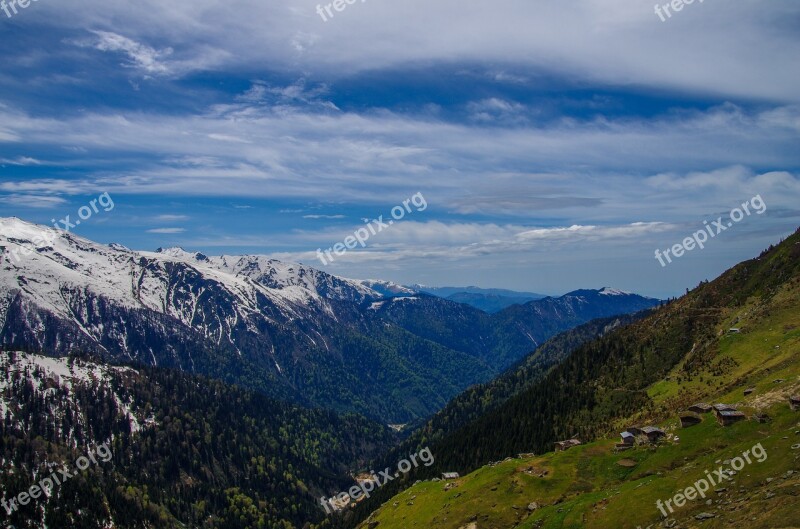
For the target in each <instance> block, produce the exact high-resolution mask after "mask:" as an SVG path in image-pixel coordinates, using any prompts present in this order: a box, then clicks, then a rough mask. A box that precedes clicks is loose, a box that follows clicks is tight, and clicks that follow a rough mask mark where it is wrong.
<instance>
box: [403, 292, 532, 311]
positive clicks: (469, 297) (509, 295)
mask: <svg viewBox="0 0 800 529" xmlns="http://www.w3.org/2000/svg"><path fill="white" fill-rule="evenodd" d="M411 288H413V289H415V290H418V291H419V292H425V293H427V294H432V295H434V296H438V297H440V298H445V299H449V300H451V301H455V302H458V303H466V304H467V305H472V306H473V307H475V308H477V309H480V310H482V311H485V312H488V313H490V314H493V313H495V312H499V311H501V310H503V309H505V308H507V307H510V306H511V305H522V304H524V303H527V302H529V301H535V300H537V299H542V298H546V297H547V296H545V295H544V294H536V293H534V292H516V291H514V290H505V289H502V288H479V287H427V286H424V285H412V286H411Z"/></svg>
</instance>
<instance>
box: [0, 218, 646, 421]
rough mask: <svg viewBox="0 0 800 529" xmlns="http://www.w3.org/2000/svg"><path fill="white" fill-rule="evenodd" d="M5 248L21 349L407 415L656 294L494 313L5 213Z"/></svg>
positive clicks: (11, 316) (3, 266)
mask: <svg viewBox="0 0 800 529" xmlns="http://www.w3.org/2000/svg"><path fill="white" fill-rule="evenodd" d="M0 252H1V253H2V256H1V257H0V345H2V346H4V347H6V348H16V349H23V350H33V351H40V352H45V353H47V354H49V355H54V356H63V355H66V354H68V353H70V352H71V351H74V350H80V351H84V352H87V353H92V354H95V355H100V356H103V357H105V358H108V359H110V360H115V361H123V362H135V363H143V364H150V365H158V366H164V367H175V368H179V369H182V370H186V371H191V372H197V373H202V374H206V375H209V376H212V377H218V378H222V379H224V380H227V381H231V382H236V383H239V384H242V385H244V386H247V387H250V388H253V389H256V390H259V391H262V392H265V393H267V394H269V395H271V396H274V397H278V398H283V399H288V400H292V401H295V402H300V403H304V404H313V405H319V406H325V407H330V408H333V409H336V410H342V411H344V410H347V411H353V410H355V411H359V412H362V413H365V414H368V415H370V416H373V417H379V418H381V419H382V420H385V421H386V422H393V423H403V422H406V421H408V420H411V419H414V418H416V417H420V416H424V415H427V414H429V413H431V412H433V411H435V410H436V409H438V407H440V406H441V405H443V404H444V403H445V402H446V401H447V399H449V398H450V397H452V396H453V395H455V394H456V393H458V392H459V391H460V390H462V389H464V388H465V387H467V386H469V385H471V384H474V383H476V382H481V381H484V380H488V379H489V378H490V377H491V376H493V375H494V374H496V373H498V372H499V371H501V370H503V369H505V368H506V367H508V366H509V365H511V364H512V363H513V362H514V361H516V360H517V359H519V358H521V357H522V356H523V355H524V354H526V353H527V352H529V351H530V350H532V349H533V348H535V347H536V346H537V345H538V344H539V343H541V342H543V341H544V340H546V339H547V338H549V337H550V336H552V335H553V334H554V333H556V332H559V331H561V330H565V329H566V328H569V327H572V326H574V325H577V324H579V323H583V322H584V321H586V320H587V319H590V318H592V317H599V316H608V315H612V314H618V313H624V312H631V311H633V310H639V309H641V308H645V307H646V306H652V303H650V302H649V301H648V300H644V298H641V297H639V296H635V295H632V296H631V297H630V299H629V296H624V295H613V296H612V295H608V294H609V293H610V291H609V292H606V294H605V295H600V294H597V295H592V294H590V293H591V292H595V293H597V291H586V293H584V294H581V295H575V296H572V297H570V298H569V299H568V300H566V299H562V298H559V300H553V298H547V299H545V300H539V301H536V302H532V303H541V304H542V305H537V306H535V307H529V305H531V304H526V305H523V306H515V307H510V308H508V309H506V310H504V311H501V312H499V313H497V314H494V315H491V316H490V315H488V314H486V313H485V312H482V311H479V310H477V309H474V308H473V307H470V306H467V305H463V304H459V303H455V302H452V301H448V300H445V299H441V298H436V297H433V296H428V295H421V296H417V295H414V294H415V292H414V291H413V290H411V289H407V288H406V287H402V286H400V285H395V284H393V283H390V282H383V281H356V280H349V279H343V278H340V277H336V276H332V275H330V274H327V273H324V272H321V271H319V270H316V269H313V268H310V267H307V266H303V265H299V264H289V263H283V262H280V261H276V260H274V259H270V258H268V257H264V256H218V257H209V256H206V255H203V254H201V253H191V252H187V251H184V250H183V249H180V248H169V249H160V250H158V251H156V252H140V251H133V250H130V249H128V248H126V247H124V246H121V245H118V244H111V245H105V244H99V243H95V242H92V241H89V240H87V239H84V238H81V237H78V236H76V235H74V234H71V233H67V232H64V231H61V230H56V229H54V228H50V227H44V226H38V225H35V224H30V223H27V222H24V221H22V220H19V219H16V218H6V219H0ZM568 296H569V295H568ZM389 298H394V299H396V300H401V301H400V302H398V301H395V302H392V303H384V301H386V300H388V299H389ZM565 298H566V296H565ZM642 300H644V301H642ZM520 307H521V308H520ZM443 330H449V331H447V332H444V331H443Z"/></svg>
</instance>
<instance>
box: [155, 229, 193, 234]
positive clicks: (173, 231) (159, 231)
mask: <svg viewBox="0 0 800 529" xmlns="http://www.w3.org/2000/svg"><path fill="white" fill-rule="evenodd" d="M185 231H186V228H153V229H151V230H147V233H155V234H161V235H172V234H177V233H184V232H185Z"/></svg>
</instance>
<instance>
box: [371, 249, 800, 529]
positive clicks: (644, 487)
mask: <svg viewBox="0 0 800 529" xmlns="http://www.w3.org/2000/svg"><path fill="white" fill-rule="evenodd" d="M799 257H800V236H798V234H795V235H794V236H793V237H791V238H790V239H788V240H787V241H785V242H784V243H783V244H781V245H780V246H778V247H777V248H774V249H771V250H770V251H768V252H765V254H763V255H762V256H761V257H760V258H758V259H755V260H752V261H748V262H746V263H742V264H741V265H738V266H737V267H735V268H734V269H732V270H731V271H729V272H727V273H726V274H725V275H723V276H722V277H721V278H720V279H718V280H716V281H714V282H712V283H709V284H705V285H701V287H699V288H698V289H696V290H695V291H693V292H692V293H691V294H690V295H689V296H687V297H685V298H682V299H681V300H678V301H677V302H675V303H673V304H671V305H670V306H669V307H667V308H665V309H663V310H661V311H659V312H658V313H656V314H655V315H653V316H651V317H650V318H648V319H646V320H645V321H643V322H641V323H639V324H634V325H632V326H631V328H629V329H627V330H622V331H621V333H620V334H619V335H617V337H616V338H613V337H612V338H604V339H603V340H611V341H612V342H613V343H611V344H606V346H605V347H604V348H600V349H599V350H606V349H608V350H611V351H613V353H614V354H611V355H609V356H606V357H604V358H602V359H596V360H598V361H599V360H602V362H603V364H604V365H603V366H599V368H598V369H597V370H596V372H595V375H594V376H593V378H586V379H585V381H584V382H585V383H586V384H588V385H592V384H594V386H593V387H592V388H591V392H590V393H591V394H592V395H593V396H594V399H595V400H594V402H593V405H594V406H595V409H596V408H597V406H601V409H602V410H603V413H602V415H598V414H596V413H593V412H591V411H589V412H585V413H582V414H579V415H576V417H580V419H581V420H585V421H598V417H601V418H602V420H601V421H599V422H600V423H599V424H591V425H589V426H590V427H588V428H587V431H590V432H594V431H596V432H601V436H600V437H599V439H598V440H597V441H595V442H592V443H589V444H587V445H584V446H581V447H578V448H574V449H572V450H569V451H567V452H563V453H558V454H554V453H547V454H545V455H542V456H538V457H533V458H527V459H511V460H507V461H505V462H502V463H499V464H497V465H494V466H483V467H481V468H479V469H477V470H476V471H474V472H472V473H470V474H468V475H466V476H464V477H463V478H461V479H460V480H457V481H456V482H455V484H456V486H455V487H453V488H450V489H449V490H445V483H444V482H434V481H425V482H422V483H419V484H417V485H415V486H413V487H411V488H410V489H408V490H406V491H404V492H403V493H401V494H400V495H398V496H396V497H395V498H393V499H392V500H390V501H388V502H386V503H385V504H384V505H383V506H382V507H381V508H380V509H378V510H377V511H376V512H374V513H373V514H372V516H371V517H370V519H369V520H368V521H367V522H366V523H364V524H362V525H363V527H369V526H370V525H372V526H373V527H378V528H380V529H384V528H389V529H391V528H395V527H397V528H403V529H406V528H410V527H430V528H443V529H449V528H452V529H460V528H468V529H478V528H480V529H484V528H498V529H499V528H503V529H505V528H511V527H520V528H579V527H589V528H594V527H597V528H609V527H619V528H628V527H629V528H636V527H644V528H646V527H651V526H652V527H662V526H664V527H708V528H716V527H720V528H721V527H754V528H758V527H764V528H767V527H769V528H788V527H800V509H798V506H800V499H799V498H798V495H800V412H793V411H791V410H790V409H789V406H788V396H789V395H790V394H798V393H800V310H798V309H800V274H798V262H800V259H798V258H799ZM731 327H737V328H739V329H741V333H740V334H732V333H729V332H728V330H729V329H730V328H731ZM626 333H627V334H626ZM601 341H602V340H601ZM642 344H644V345H647V347H646V348H645V347H643V345H642ZM589 350H590V351H591V350H592V349H591V348H590V349H589ZM632 351H633V352H635V353H636V356H639V352H642V355H643V358H641V359H640V363H639V365H635V366H634V367H635V368H636V370H637V372H633V371H629V372H627V373H626V372H625V371H626V369H627V368H629V367H630V366H631V365H634V364H636V362H631V363H630V364H626V363H625V361H626V360H630V355H631V352H632ZM647 353H649V355H650V357H651V358H649V359H648V358H645V357H644V356H646V355H647ZM678 353H680V354H679V355H678ZM577 362H578V363H576V364H575V366H574V367H579V366H581V364H580V362H579V361H577ZM642 368H646V369H650V370H651V371H649V372H643V371H642ZM631 369H632V368H631ZM613 370H616V371H618V372H619V373H616V374H614V375H613V376H612V375H610V374H609V372H610V371H613ZM776 381H780V382H776ZM751 387H752V388H755V391H754V392H753V393H752V394H750V395H748V396H746V397H745V396H744V390H745V389H746V388H751ZM628 391H630V392H632V393H635V394H636V399H637V401H639V402H642V403H643V404H642V405H641V406H640V407H639V408H637V409H636V410H635V411H633V412H626V413H618V414H616V415H615V414H614V413H613V412H614V411H615V410H625V409H627V408H626V407H625V406H620V407H618V408H614V406H613V405H610V404H609V403H611V404H613V403H614V402H615V397H614V395H615V394H616V393H620V394H622V393H625V392H628ZM569 397H570V396H569V395H566V396H558V395H555V396H554V398H555V399H559V398H569ZM701 400H702V401H706V402H725V403H729V404H737V405H738V406H739V408H740V409H741V410H742V411H745V412H746V413H747V415H748V417H751V416H752V415H753V414H755V413H767V414H768V415H770V416H771V420H770V422H767V423H759V422H756V421H753V420H747V421H743V422H740V423H738V424H735V425H733V426H730V427H722V426H719V425H718V424H717V422H716V421H715V420H714V417H713V415H711V414H708V415H705V416H704V421H703V423H702V424H700V425H698V426H694V427H691V428H687V429H681V428H680V426H679V421H678V420H677V413H678V412H679V411H680V410H682V409H684V408H685V407H686V406H688V405H689V404H691V403H693V402H695V401H701ZM621 401H622V402H626V400H625V399H622V400H621ZM550 405H551V406H556V407H557V406H558V405H559V403H558V402H556V404H552V403H551V404H550ZM532 406H534V407H535V403H534V404H532ZM524 409H525V408H519V407H517V408H513V407H512V408H507V409H506V410H505V411H506V412H507V411H508V410H524ZM565 409H566V410H570V408H569V406H565ZM589 410H591V407H590V408H589ZM503 412H504V410H503V409H502V408H501V410H500V413H503ZM505 420H506V421H511V424H521V423H522V421H523V418H520V417H505ZM631 423H638V424H656V425H660V426H663V427H665V428H666V429H667V431H668V433H669V434H670V438H669V439H667V440H666V441H664V442H663V443H661V444H660V445H659V446H658V447H637V448H635V449H633V450H630V451H627V452H621V453H616V452H614V450H613V447H614V443H615V442H617V439H618V438H617V437H616V432H618V431H620V430H621V429H622V428H623V427H625V426H627V425H630V424H631ZM504 424H506V422H504V420H501V419H498V418H497V417H495V418H494V419H492V420H491V421H490V422H487V423H485V426H492V425H500V426H503V425H504ZM486 431H487V430H485V429H483V430H481V432H482V433H485V432H486ZM467 433H469V432H467ZM756 443H761V445H762V446H763V447H764V448H765V450H766V452H767V454H768V457H767V459H766V460H765V461H764V462H763V463H758V462H755V461H754V462H753V463H752V464H750V465H747V466H745V468H744V469H742V471H741V472H739V473H737V474H736V475H735V476H733V480H732V481H729V482H727V483H725V484H723V485H722V486H721V488H719V489H718V492H711V493H710V494H708V495H707V497H706V498H705V499H703V500H702V501H697V500H695V501H690V502H688V504H687V505H685V506H683V507H681V508H678V509H676V510H675V512H674V513H671V514H670V516H669V520H668V521H664V520H662V514H661V513H660V511H659V510H658V509H657V507H656V503H655V502H656V501H657V500H659V499H660V500H662V501H666V500H667V499H670V498H672V496H673V495H674V494H676V493H678V492H680V491H682V490H683V489H685V488H686V487H689V486H690V485H692V484H693V483H694V482H695V481H696V480H697V479H699V478H700V477H702V476H703V475H704V472H705V471H706V470H708V471H710V472H712V471H714V470H716V469H717V468H718V467H719V466H720V465H722V464H723V463H724V462H725V461H726V460H728V459H731V458H733V457H736V456H737V455H739V454H741V453H742V452H744V451H745V450H748V449H750V448H751V447H752V446H753V445H755V444H756ZM464 446H466V445H464ZM514 448H521V447H520V446H519V445H515V446H514ZM534 450H535V448H534V446H533V440H532V441H531V446H530V450H524V449H520V450H518V451H520V452H522V451H534ZM516 452H517V450H515V451H509V452H507V453H506V454H504V456H506V455H512V454H515V453H516ZM434 453H435V454H436V455H437V458H438V457H439V456H440V455H441V454H437V453H436V451H435V450H434ZM444 456H445V459H447V457H446V456H447V454H444ZM622 460H629V461H626V463H627V466H622V465H620V464H619V462H620V461H622ZM545 472H546V473H545ZM721 489H725V490H721ZM532 502H535V503H536V504H538V505H537V506H536V508H535V509H533V510H529V509H528V505H529V504H531V503H532ZM709 502H710V503H709ZM532 507H533V506H532ZM703 513H705V514H709V515H713V517H711V518H708V519H706V520H700V519H697V518H696V517H697V516H699V515H701V514H703ZM376 522H377V526H376V525H375V523H376ZM662 523H663V524H664V525H662Z"/></svg>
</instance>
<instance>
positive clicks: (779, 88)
mask: <svg viewBox="0 0 800 529" xmlns="http://www.w3.org/2000/svg"><path fill="white" fill-rule="evenodd" d="M317 4H318V2H316V1H306V0H301V2H300V3H299V4H298V3H291V4H286V3H280V2H262V1H259V0H242V1H241V2H239V3H237V4H236V8H235V9H231V8H230V6H229V5H228V4H224V3H220V2H219V1H218V0H198V1H195V2H170V3H164V2H159V1H156V0H140V1H138V2H135V3H133V4H131V3H130V2H126V1H124V0H102V1H101V0H87V1H86V3H85V5H84V7H83V8H82V9H80V10H76V9H72V7H71V6H70V5H67V4H63V3H51V4H50V5H43V7H41V8H40V9H39V10H37V11H38V12H37V13H36V14H34V15H33V16H42V17H47V19H48V22H49V23H50V24H56V25H61V26H63V27H64V28H75V27H91V28H104V29H105V31H103V32H100V33H101V35H104V37H103V40H104V41H105V44H104V46H106V47H108V48H110V49H115V50H119V51H122V52H124V53H126V54H129V57H130V61H131V62H132V63H133V64H135V65H137V67H139V68H141V69H143V70H145V71H148V70H149V71H150V73H151V74H152V75H157V74H162V73H165V69H167V71H176V70H177V68H175V65H173V64H170V63H168V62H166V61H165V58H164V56H163V54H164V53H166V51H167V50H168V49H170V48H173V49H175V50H180V53H181V55H182V56H183V57H185V59H184V61H183V63H184V64H182V71H184V72H190V71H196V69H202V68H208V67H211V66H213V67H215V69H220V67H222V68H237V69H240V70H241V71H257V70H258V69H259V68H263V66H264V65H270V66H271V67H273V68H275V69H276V70H279V71H287V70H290V69H291V70H293V71H305V72H310V73H314V74H320V73H332V74H334V75H336V76H341V75H348V74H350V73H354V72H359V71H362V72H363V71H376V70H381V69H391V68H403V67H405V66H407V65H409V64H415V63H416V64H421V63H425V64H429V65H430V64H436V63H459V62H461V63H469V64H484V65H491V66H492V67H493V69H494V70H496V73H495V75H496V76H499V80H500V79H503V73H504V72H507V71H513V72H514V73H513V74H512V76H513V80H514V81H517V82H525V81H524V80H525V79H531V81H529V82H531V83H533V82H535V81H536V79H537V75H536V73H537V72H541V71H542V70H547V71H555V72H558V73H561V74H563V75H564V76H565V77H567V78H569V79H577V80H582V81H589V82H600V83H607V84H610V85H615V86H631V85H636V86H641V87H646V88H650V89H652V88H657V89H659V90H662V89H667V90H669V89H676V90H680V91H688V92H692V93H694V94H698V95H701V96H702V95H705V94H716V95H722V96H724V97H734V96H735V97H743V98H752V99H759V100H766V101H793V102H797V101H798V100H799V98H800V95H799V94H798V91H797V87H798V86H800V69H798V68H795V67H793V66H794V65H795V58H796V57H797V56H798V55H800V39H798V35H797V32H796V28H795V27H794V26H792V25H791V24H790V23H788V21H791V20H796V19H797V17H798V13H799V12H800V6H798V4H797V2H796V1H794V0H771V1H770V2H769V3H768V4H765V3H764V2H763V1H759V0H740V1H737V2H728V3H720V2H716V3H708V2H707V3H705V4H702V5H697V6H694V8H693V9H692V10H684V11H683V12H681V13H680V17H679V18H673V19H672V20H670V21H669V22H668V23H662V22H661V21H660V20H659V18H658V17H657V16H656V15H655V13H654V11H653V5H652V4H648V3H631V2H629V1H627V0H581V1H579V2H577V3H572V4H567V3H563V2H550V3H539V4H536V5H535V6H532V5H531V4H530V1H529V0H496V1H494V2H491V3H489V2H473V3H464V2H462V1H460V0H440V1H438V2H434V3H431V2H427V1H424V0H406V1H404V2H386V1H382V2H367V3H366V4H364V5H361V4H359V9H358V10H352V11H348V12H346V13H342V14H339V16H337V17H336V18H335V19H333V20H330V21H329V22H327V23H324V22H322V21H321V20H320V18H319V17H318V16H317V15H316V13H315V9H316V6H317ZM31 20H33V18H31ZM122 35H125V37H120V36H122ZM153 35H162V36H165V37H166V38H168V39H169V43H168V45H163V44H162V45H161V46H162V47H161V48H160V49H159V48H157V47H154V45H153V44H152V43H151V40H152V36H153ZM743 35H744V36H747V38H742V36H743ZM500 65H502V66H500ZM509 79H511V78H509Z"/></svg>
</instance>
